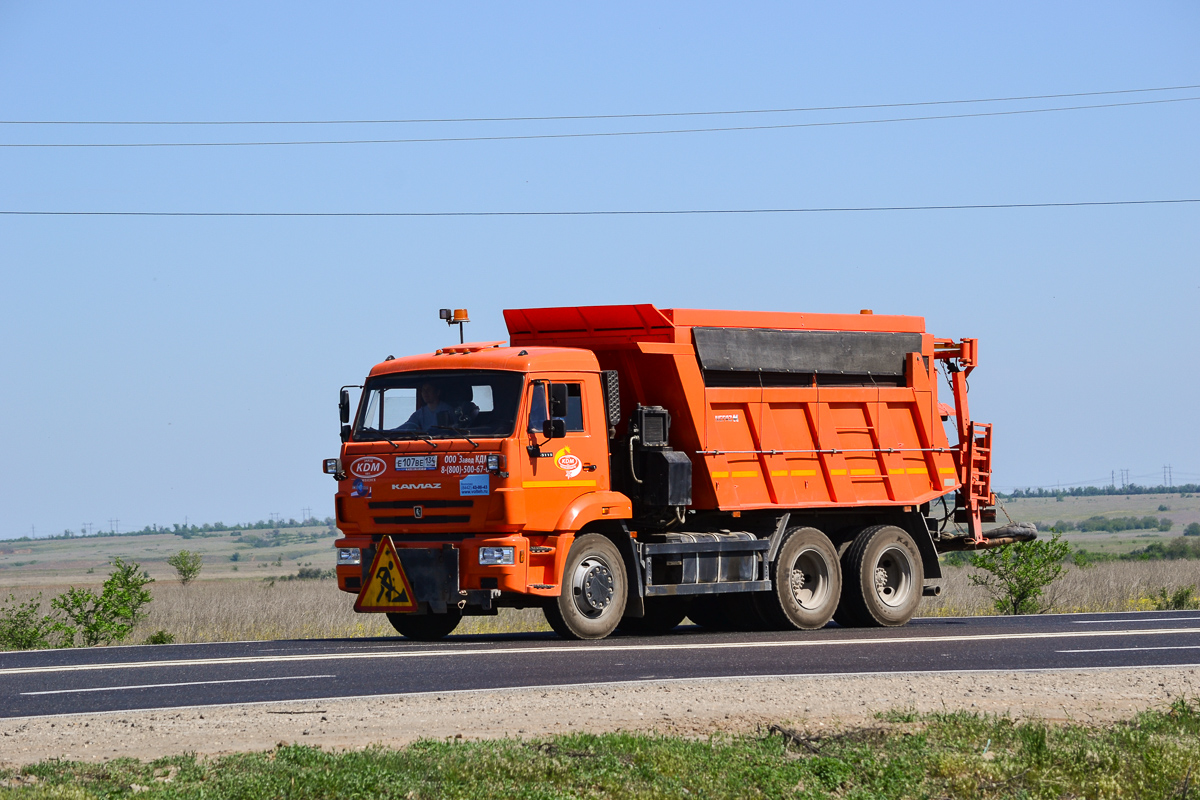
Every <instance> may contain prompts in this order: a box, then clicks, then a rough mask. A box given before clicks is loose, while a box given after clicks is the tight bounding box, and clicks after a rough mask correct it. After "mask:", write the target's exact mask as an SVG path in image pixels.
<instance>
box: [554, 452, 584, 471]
mask: <svg viewBox="0 0 1200 800" xmlns="http://www.w3.org/2000/svg"><path fill="white" fill-rule="evenodd" d="M554 464H555V466H557V467H558V468H559V469H561V470H562V471H563V472H565V473H567V477H568V478H574V477H575V476H576V475H578V474H579V473H581V472H583V461H581V460H580V458H579V456H577V455H572V453H571V448H569V447H564V448H563V449H562V450H559V451H558V452H557V453H555V454H554Z"/></svg>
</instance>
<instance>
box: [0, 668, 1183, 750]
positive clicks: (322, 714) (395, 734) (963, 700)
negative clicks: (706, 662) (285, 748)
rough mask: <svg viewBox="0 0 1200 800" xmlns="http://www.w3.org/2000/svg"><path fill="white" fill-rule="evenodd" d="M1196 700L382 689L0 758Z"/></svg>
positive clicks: (1142, 690)
mask: <svg viewBox="0 0 1200 800" xmlns="http://www.w3.org/2000/svg"><path fill="white" fill-rule="evenodd" d="M1198 696H1200V667H1196V666H1185V667H1171V668H1128V669H1094V670H1046V671H1034V672H969V673H950V672H943V673H910V674H900V675H894V674H893V675H821V676H800V677H778V678H753V679H713V680H688V681H655V682H647V683H621V684H599V685H595V686H570V687H561V688H546V689H507V690H496V691H479V692H475V691H472V692H443V693H429V694H416V695H387V696H382V697H358V698H351V699H335V700H324V701H315V702H314V701H311V700H306V701H297V702H291V703H270V704H253V705H233V706H195V707H191V708H186V709H170V710H157V711H121V712H110V713H104V714H72V715H64V716H57V717H35V718H27V719H6V720H0V766H2V767H16V766H20V765H24V764H29V763H35V762H38V761H42V760H45V759H50V758H61V759H68V760H79V761H104V760H107V759H111V758H125V757H132V758H138V759H143V760H149V759H154V758H158V757H160V756H166V755H175V754H179V753H196V754H199V755H217V754H222V753H230V752H243V751H250V750H264V749H269V748H271V747H274V746H275V745H277V744H281V743H282V744H291V743H299V744H306V745H316V746H321V747H324V748H332V749H345V748H362V747H368V746H370V745H385V746H400V745H404V744H407V743H409V742H412V741H415V740H416V739H421V738H434V739H442V738H459V737H461V738H465V739H484V738H498V737H506V736H508V737H520V738H535V737H541V736H547V735H552V734H561V733H569V732H590V733H601V732H611V731H621V730H628V731H657V732H660V733H664V734H674V735H682V736H706V735H709V734H713V733H747V732H753V731H755V730H757V729H759V728H763V727H765V726H767V725H769V724H772V723H786V724H789V725H792V726H795V727H799V728H802V729H808V730H817V729H822V728H829V727H836V728H842V727H851V726H855V725H860V724H870V723H873V722H874V721H875V719H876V717H875V715H876V714H877V713H880V712H885V711H891V710H915V711H919V712H935V711H955V710H965V711H972V712H986V713H992V714H1009V715H1011V716H1013V717H1014V718H1030V717H1036V718H1041V719H1045V720H1048V721H1058V722H1063V721H1078V722H1088V723H1095V724H1102V723H1105V722H1112V721H1115V720H1118V719H1125V718H1128V717H1130V716H1132V715H1133V714H1135V713H1137V712H1139V711H1142V710H1145V709H1147V708H1151V707H1162V706H1165V705H1167V704H1169V703H1170V702H1172V701H1173V700H1175V699H1178V698H1180V697H1188V698H1196V697H1198Z"/></svg>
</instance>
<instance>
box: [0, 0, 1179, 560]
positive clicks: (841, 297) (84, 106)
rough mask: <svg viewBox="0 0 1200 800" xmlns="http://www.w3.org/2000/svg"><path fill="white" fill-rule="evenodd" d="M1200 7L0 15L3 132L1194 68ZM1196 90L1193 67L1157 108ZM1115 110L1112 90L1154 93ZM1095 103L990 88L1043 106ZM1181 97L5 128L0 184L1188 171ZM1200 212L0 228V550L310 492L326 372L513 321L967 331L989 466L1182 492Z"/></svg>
mask: <svg viewBox="0 0 1200 800" xmlns="http://www.w3.org/2000/svg"><path fill="white" fill-rule="evenodd" d="M1197 41H1200V5H1198V4H1196V3H1194V2H1174V3H1171V2H1159V3H1155V2H1137V3H1132V2H1131V3H1125V4H1112V3H1096V2H1086V3H1084V2H1080V3H1041V2H1037V3H1004V4H990V5H987V4H964V3H942V4H894V3H854V4H840V3H839V4H827V3H822V4H816V3H812V4H802V3H775V4H770V3H758V4H746V3H738V4H733V3H728V4H705V3H686V4H685V3H674V4H666V3H660V4H647V3H631V4H615V3H603V4H593V5H582V4H563V3H546V4H523V5H522V4H483V3H478V4H431V3H423V4H417V3H410V4H400V3H353V4H328V3H302V2H287V3H283V2H280V3H254V2H237V3H214V2H206V3H188V2H172V3H161V2H146V3H120V4H98V3H83V2H76V3H21V2H0V118H3V119H6V120H130V119H132V120H206V119H207V120H243V119H268V120H270V119H275V120H305V119H314V120H315V119H363V118H367V119H379V118H384V119H394V118H416V117H419V118H429V117H454V118H459V117H496V116H500V117H509V116H546V115H576V114H620V113H655V112H666V111H706V110H730V109H760V108H780V107H797V106H804V107H809V106H830V105H855V104H869V103H901V102H917V101H926V100H954V99H970V98H987V97H1006V96H1013V95H1040V94H1052V93H1066V92H1087V91H1104V90H1112V89H1132V88H1142V87H1156V86H1174V85H1181V84H1200V48H1198V47H1197ZM1196 95H1200V91H1197V90H1191V92H1186V91H1185V92H1174V93H1166V94H1164V95H1161V96H1160V97H1186V96H1196ZM1150 97H1151V96H1143V97H1139V96H1134V97H1132V98H1125V99H1134V100H1137V99H1150ZM1120 99H1122V98H1098V99H1092V100H1087V99H1083V100H1068V101H1039V102H1028V103H1023V104H1008V105H1003V106H994V107H990V108H985V109H982V110H998V109H999V108H1034V107H1047V106H1054V105H1072V104H1079V103H1081V102H1113V101H1116V100H1120ZM971 110H979V109H973V108H972V107H949V110H947V109H944V108H943V109H936V108H935V109H932V110H931V109H920V108H918V109H907V110H905V109H899V110H897V109H890V110H879V111H841V112H822V113H808V114H782V115H761V116H749V117H712V118H682V119H670V118H667V119H657V120H656V119H650V120H609V121H573V122H553V123H548V122H509V123H470V124H419V125H416V124H414V125H386V126H385V125H380V126H350V125H345V126H307V127H292V126H272V127H269V128H258V127H240V126H239V127H232V126H231V127H215V128H214V127H210V128H201V129H195V128H161V127H160V128H119V127H107V128H100V127H71V126H59V127H50V126H16V125H0V143H21V142H26V143H30V142H44V143H49V142H130V141H145V142H164V141H247V140H267V139H289V140H295V139H313V138H318V139H329V138H337V139H354V138H401V137H452V136H480V135H485V136H486V135H512V134H536V133H560V132H562V133H566V132H589V131H619V130H652V129H662V128H676V127H700V126H721V125H729V124H734V125H737V124H770V123H790V122H807V121H826V120H851V119H871V118H878V117H887V116H909V115H922V114H930V113H955V112H959V113H961V112H962V111H971ZM1197 142H1200V102H1190V103H1173V104H1164V105H1153V106H1140V107H1128V108H1114V109H1098V110H1081V111H1071V112H1062V113H1047V114H1031V115H1016V116H1006V117H984V118H972V119H957V120H942V121H925V122H905V123H896V124H877V125H858V126H839V127H823V128H822V127H818V128H799V129H784V130H765V131H762V130H760V131H740V132H723V133H694V134H676V135H663V136H633V137H611V138H581V139H551V140H546V139H542V140H521V141H492V142H457V143H425V144H375V145H341V146H293V147H256V148H130V149H25V148H0V210H143V211H164V210H171V211H175V210H178V211H381V210H382V211H431V210H432V211H458V210H575V209H683V208H762V207H780V206H782V207H797V206H803V207H810V206H872V205H916V204H957V203H1009V202H1016V203H1020V202H1055V201H1091V200H1114V199H1162V198H1195V197H1198V196H1200V180H1198V179H1200V148H1198V147H1197ZM1198 245H1200V207H1197V206H1195V205H1192V206H1145V207H1114V208H1065V209H1021V210H973V211H937V212H894V213H849V214H808V215H794V214H793V215H782V214H781V215H763V216H722V217H709V216H691V217H603V218H594V217H593V218H545V217H539V218H506V217H501V218H428V219H411V218H400V219H361V218H352V219H264V218H247V219H228V218H215V219H213V218H203V219H196V218H166V219H164V218H125V217H117V218H77V217H42V218H32V217H3V218H0V276H2V281H3V283H2V284H0V286H2V289H3V291H2V295H0V296H2V298H3V314H2V315H0V331H2V333H3V337H4V343H5V344H4V347H3V350H0V371H2V372H0V374H2V376H3V378H2V380H0V442H2V450H0V452H2V454H3V458H0V536H5V537H7V536H19V535H23V534H27V533H29V532H30V530H31V526H36V528H37V532H38V534H39V535H45V534H49V533H58V532H61V531H62V530H63V529H64V528H71V529H75V530H78V529H79V528H80V527H81V525H82V524H83V523H85V522H90V523H93V524H94V525H95V527H96V528H98V529H107V528H108V527H109V522H108V521H109V520H110V519H120V520H121V522H120V525H121V527H122V529H130V528H139V527H141V526H143V525H146V524H148V523H158V524H169V523H175V522H180V523H181V522H183V521H184V518H185V517H187V518H188V519H189V520H190V521H192V522H197V521H216V520H223V521H225V522H237V521H246V520H256V519H260V518H266V517H267V516H268V515H269V514H272V513H279V514H282V515H283V516H285V517H288V516H299V515H300V513H301V510H302V509H303V508H306V507H307V508H311V509H312V510H313V513H315V514H317V515H319V516H324V515H326V514H329V513H331V508H332V493H333V490H334V485H333V482H332V480H330V479H329V478H328V477H326V476H324V475H322V474H321V473H320V461H321V459H322V458H324V457H327V456H333V455H336V453H337V449H338V439H337V435H336V434H337V418H336V392H337V389H338V387H339V386H341V385H342V384H347V383H357V382H359V381H360V380H361V378H362V376H363V375H364V374H365V373H366V371H367V369H369V367H370V366H371V365H372V364H374V363H375V362H377V361H379V360H381V359H382V358H384V357H385V356H387V355H388V354H389V353H394V354H405V353H413V352H422V351H428V350H430V349H432V348H434V347H436V346H438V345H440V344H444V343H446V342H448V341H451V340H453V339H456V335H455V334H454V333H453V332H452V331H450V330H448V329H447V327H446V326H445V325H444V324H442V323H440V322H439V321H438V320H437V316H436V314H437V309H438V308H439V307H444V306H452V307H467V308H469V309H470V311H471V317H472V320H473V322H472V323H471V325H470V326H469V336H470V337H471V338H473V339H477V340H486V339H500V338H504V337H505V331H504V326H503V321H502V318H501V315H500V311H501V309H503V308H506V307H520V306H533V305H538V306H540V305H567V304H583V303H624V302H653V303H656V304H659V305H660V306H664V307H669V306H680V307H701V308H704V307H710V308H736V309H766V310H800V311H817V312H853V311H857V310H858V309H860V308H873V309H875V311H876V312H879V313H885V312H890V313H903V314H914V315H923V316H925V317H926V318H927V320H928V326H929V329H930V330H931V331H932V332H934V333H936V334H937V335H939V336H954V337H959V336H975V337H979V339H980V341H981V361H982V363H981V366H980V367H979V369H978V370H977V371H976V373H975V375H974V376H973V378H972V381H971V388H972V394H971V398H972V409H973V411H974V413H975V416H976V418H977V419H980V420H984V421H991V422H993V423H995V425H996V428H995V439H996V463H995V467H996V477H995V480H996V483H997V484H998V485H1000V486H1001V487H1006V488H1007V487H1012V486H1016V485H1021V486H1024V485H1035V486H1036V485H1049V484H1053V483H1057V482H1068V483H1073V482H1085V481H1099V480H1101V479H1102V480H1103V482H1107V479H1108V476H1109V474H1110V470H1119V469H1122V468H1128V469H1129V470H1130V471H1131V473H1132V474H1133V475H1134V476H1135V479H1136V480H1137V481H1138V482H1141V483H1147V482H1157V480H1161V477H1162V466H1163V465H1164V464H1171V465H1172V466H1173V468H1174V480H1175V482H1176V483H1180V482H1184V481H1189V480H1190V481H1200V457H1198V456H1197V453H1198V452H1200V433H1198V428H1197V411H1196V409H1197V398H1198V397H1200V377H1198V372H1200V370H1198V369H1197V366H1198V363H1200V357H1198V355H1197V345H1198V343H1200V336H1198V334H1200V321H1198V320H1200V269H1198V264H1197V254H1198V253H1200V246H1198Z"/></svg>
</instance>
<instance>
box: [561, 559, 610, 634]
mask: <svg viewBox="0 0 1200 800" xmlns="http://www.w3.org/2000/svg"><path fill="white" fill-rule="evenodd" d="M571 594H572V595H573V596H574V599H575V607H576V608H578V609H579V613H581V614H583V615H584V616H585V617H587V618H589V619H595V618H596V617H599V616H600V615H601V614H603V613H604V610H605V609H607V608H608V607H609V606H610V605H612V601H613V597H614V596H615V595H616V584H615V582H614V580H613V574H612V570H611V569H610V568H609V566H608V564H607V563H605V561H604V559H602V558H599V557H598V556H588V557H587V558H585V559H583V560H582V561H580V562H579V566H577V567H576V568H575V574H574V575H573V576H572V579H571Z"/></svg>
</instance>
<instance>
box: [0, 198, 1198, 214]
mask: <svg viewBox="0 0 1200 800" xmlns="http://www.w3.org/2000/svg"><path fill="white" fill-rule="evenodd" d="M1180 203H1200V198H1196V199H1181V200H1097V201H1085V202H1072V203H972V204H964V205H937V206H932V205H931V206H828V207H811V208H690V209H664V210H651V209H638V210H625V211H621V210H615V211H612V210H610V211H0V216H8V217H619V216H681V215H686V214H814V213H840V212H853V211H955V210H964V209H1002V208H1079V207H1086V206H1139V205H1169V204H1180Z"/></svg>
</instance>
